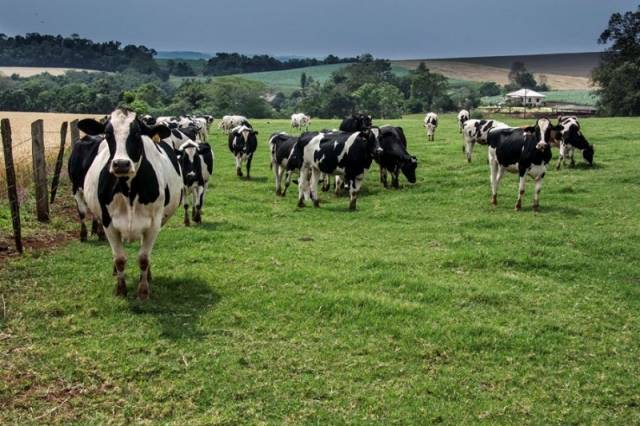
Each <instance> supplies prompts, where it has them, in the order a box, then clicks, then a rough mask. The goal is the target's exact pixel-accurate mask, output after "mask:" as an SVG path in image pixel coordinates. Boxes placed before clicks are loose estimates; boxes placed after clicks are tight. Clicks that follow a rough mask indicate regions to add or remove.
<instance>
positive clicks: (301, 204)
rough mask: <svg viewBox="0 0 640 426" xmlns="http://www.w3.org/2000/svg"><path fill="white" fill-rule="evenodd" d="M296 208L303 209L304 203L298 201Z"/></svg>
mask: <svg viewBox="0 0 640 426" xmlns="http://www.w3.org/2000/svg"><path fill="white" fill-rule="evenodd" d="M298 207H299V208H303V207H304V201H302V200H300V201H298Z"/></svg>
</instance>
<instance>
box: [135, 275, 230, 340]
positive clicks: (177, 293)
mask: <svg viewBox="0 0 640 426" xmlns="http://www.w3.org/2000/svg"><path fill="white" fill-rule="evenodd" d="M219 301H220V295H219V294H218V293H217V292H216V291H215V290H214V289H213V288H212V287H211V286H210V285H209V284H208V283H207V282H205V281H203V280H202V279H200V278H195V277H192V276H187V277H184V278H168V277H163V276H154V279H153V282H152V283H151V299H150V300H149V301H146V302H140V301H139V300H137V299H135V296H134V298H131V296H130V298H129V308H130V310H131V312H132V313H133V314H135V315H145V316H152V317H155V319H156V320H157V321H158V323H159V324H160V326H161V328H162V336H163V337H166V338H169V339H173V340H181V339H202V338H204V337H206V335H207V333H206V332H204V331H202V330H201V329H200V328H199V327H198V322H199V319H200V317H201V316H202V315H204V314H206V313H207V312H208V311H210V310H211V309H212V308H213V307H214V306H215V305H216V304H217V303H218V302H219Z"/></svg>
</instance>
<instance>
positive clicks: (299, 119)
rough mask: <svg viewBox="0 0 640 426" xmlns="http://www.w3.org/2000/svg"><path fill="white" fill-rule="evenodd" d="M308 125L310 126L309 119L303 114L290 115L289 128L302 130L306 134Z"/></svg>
mask: <svg viewBox="0 0 640 426" xmlns="http://www.w3.org/2000/svg"><path fill="white" fill-rule="evenodd" d="M309 124H311V117H309V116H308V115H306V114H303V113H301V112H300V113H297V114H292V115H291V128H292V129H298V130H301V131H302V130H303V129H304V131H305V132H306V131H308V130H309Z"/></svg>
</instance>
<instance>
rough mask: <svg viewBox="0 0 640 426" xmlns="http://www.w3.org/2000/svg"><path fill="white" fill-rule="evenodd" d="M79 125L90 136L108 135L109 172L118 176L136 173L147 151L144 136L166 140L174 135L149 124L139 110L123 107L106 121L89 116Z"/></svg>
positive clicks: (160, 126) (166, 129) (160, 127)
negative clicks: (139, 116) (137, 111)
mask: <svg viewBox="0 0 640 426" xmlns="http://www.w3.org/2000/svg"><path fill="white" fill-rule="evenodd" d="M78 128H79V129H80V130H82V131H83V132H85V133H86V134H88V135H92V136H95V135H99V134H104V135H105V139H106V140H107V145H108V146H109V163H108V165H109V173H111V174H112V175H114V176H116V177H133V176H135V175H136V173H137V172H138V168H139V167H140V162H141V161H142V156H143V153H144V145H143V138H156V137H158V138H160V139H164V138H167V137H169V136H170V134H171V132H170V131H169V129H168V128H167V127H166V126H163V125H156V126H148V125H146V124H145V123H144V122H142V121H141V120H140V119H138V118H137V116H136V113H135V112H133V111H129V110H126V109H122V108H118V109H117V110H115V111H114V112H112V113H111V116H110V117H109V120H108V121H107V122H106V123H100V122H98V121H96V120H94V119H92V118H88V119H85V120H81V121H80V122H78Z"/></svg>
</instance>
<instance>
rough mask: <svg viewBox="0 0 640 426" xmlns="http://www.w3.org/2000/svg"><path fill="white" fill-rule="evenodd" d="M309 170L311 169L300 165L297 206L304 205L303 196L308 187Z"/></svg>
mask: <svg viewBox="0 0 640 426" xmlns="http://www.w3.org/2000/svg"><path fill="white" fill-rule="evenodd" d="M310 172H311V171H310V170H309V168H308V167H306V166H302V168H300V178H299V179H298V207H304V198H305V194H306V193H307V192H308V187H309V173H310Z"/></svg>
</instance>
